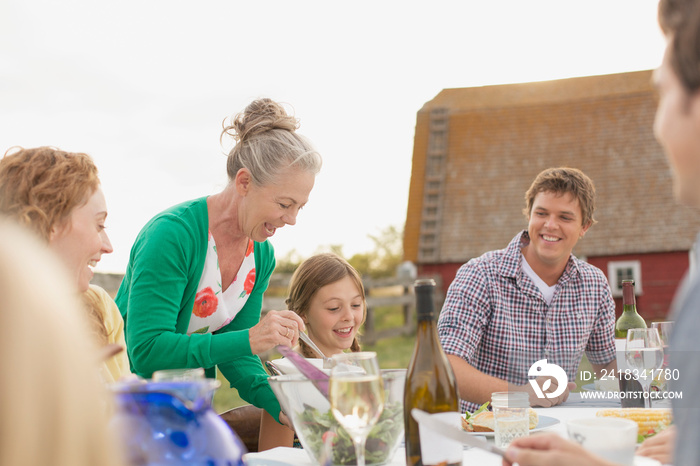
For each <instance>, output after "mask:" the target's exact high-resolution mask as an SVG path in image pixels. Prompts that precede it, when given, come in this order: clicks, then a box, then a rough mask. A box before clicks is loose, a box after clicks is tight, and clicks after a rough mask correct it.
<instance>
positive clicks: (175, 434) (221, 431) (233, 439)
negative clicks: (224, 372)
mask: <svg viewBox="0 0 700 466" xmlns="http://www.w3.org/2000/svg"><path fill="white" fill-rule="evenodd" d="M218 386H219V382H218V381H217V380H214V379H201V380H191V381H182V382H179V381H178V382H153V381H148V382H145V383H143V382H142V383H123V384H116V385H114V386H113V391H114V393H115V405H116V410H115V413H114V416H113V418H112V422H111V427H112V428H113V429H115V430H116V431H117V433H118V435H119V436H120V437H121V438H122V440H123V448H124V451H125V452H126V455H127V460H128V461H129V462H130V464H131V465H133V466H142V465H143V466H146V465H148V466H155V465H159V466H160V465H162V466H166V465H167V466H180V465H207V466H238V465H243V464H244V463H243V455H244V454H245V453H247V451H246V448H245V446H243V443H242V442H241V440H240V439H239V438H238V436H237V435H236V434H235V433H234V432H233V431H232V430H231V429H230V428H229V426H228V425H227V424H226V422H225V421H224V420H223V419H221V417H219V416H218V415H217V414H216V413H215V412H214V410H213V409H212V407H211V400H212V397H213V394H214V390H216V388H217V387H218Z"/></svg>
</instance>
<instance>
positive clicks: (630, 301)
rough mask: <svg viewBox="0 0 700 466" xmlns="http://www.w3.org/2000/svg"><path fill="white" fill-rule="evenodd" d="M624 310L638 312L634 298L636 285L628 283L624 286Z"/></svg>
mask: <svg viewBox="0 0 700 466" xmlns="http://www.w3.org/2000/svg"><path fill="white" fill-rule="evenodd" d="M622 312H633V313H636V312H637V306H636V303H635V298H634V287H632V286H631V285H628V284H624V285H623V286H622Z"/></svg>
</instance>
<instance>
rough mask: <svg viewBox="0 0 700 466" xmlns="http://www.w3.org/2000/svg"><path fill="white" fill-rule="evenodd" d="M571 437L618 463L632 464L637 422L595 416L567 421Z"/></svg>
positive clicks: (588, 448)
mask: <svg viewBox="0 0 700 466" xmlns="http://www.w3.org/2000/svg"><path fill="white" fill-rule="evenodd" d="M566 430H567V431H568V433H569V437H570V438H571V439H572V440H574V441H575V442H578V443H580V444H581V445H582V446H583V447H584V448H585V449H586V450H589V451H591V452H593V453H595V454H597V455H598V456H601V457H603V458H605V459H607V460H610V461H612V462H615V463H618V464H625V465H632V464H633V461H634V450H635V448H636V446H637V430H638V426H637V423H636V422H634V421H631V420H629V419H618V418H612V417H594V418H584V419H572V420H571V421H567V423H566Z"/></svg>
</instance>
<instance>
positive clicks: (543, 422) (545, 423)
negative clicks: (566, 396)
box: [469, 416, 561, 437]
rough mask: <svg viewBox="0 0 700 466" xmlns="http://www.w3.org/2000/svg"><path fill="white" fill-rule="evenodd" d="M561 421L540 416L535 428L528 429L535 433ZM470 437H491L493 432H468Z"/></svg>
mask: <svg viewBox="0 0 700 466" xmlns="http://www.w3.org/2000/svg"><path fill="white" fill-rule="evenodd" d="M560 422H561V421H560V420H559V419H557V418H555V417H549V416H540V417H539V422H538V423H537V427H535V428H534V429H530V432H537V431H538V430H542V429H546V428H547V427H552V426H555V425H557V424H559V423H560ZM469 433H470V434H472V435H483V436H485V437H493V436H494V435H495V433H494V432H469Z"/></svg>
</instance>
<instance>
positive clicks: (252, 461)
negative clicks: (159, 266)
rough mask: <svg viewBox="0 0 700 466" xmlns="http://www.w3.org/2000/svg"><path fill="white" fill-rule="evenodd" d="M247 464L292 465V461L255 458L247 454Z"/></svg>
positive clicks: (260, 465) (263, 465)
mask: <svg viewBox="0 0 700 466" xmlns="http://www.w3.org/2000/svg"><path fill="white" fill-rule="evenodd" d="M245 460H246V465H247V466H291V463H283V462H282V461H277V460H273V459H268V458H255V457H253V456H247V455H246V456H245Z"/></svg>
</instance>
